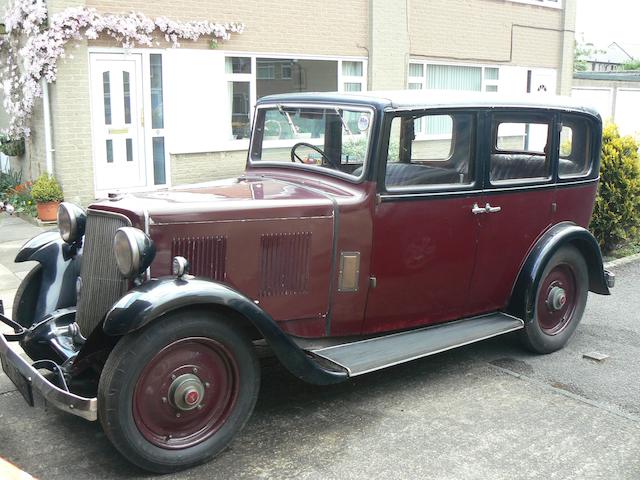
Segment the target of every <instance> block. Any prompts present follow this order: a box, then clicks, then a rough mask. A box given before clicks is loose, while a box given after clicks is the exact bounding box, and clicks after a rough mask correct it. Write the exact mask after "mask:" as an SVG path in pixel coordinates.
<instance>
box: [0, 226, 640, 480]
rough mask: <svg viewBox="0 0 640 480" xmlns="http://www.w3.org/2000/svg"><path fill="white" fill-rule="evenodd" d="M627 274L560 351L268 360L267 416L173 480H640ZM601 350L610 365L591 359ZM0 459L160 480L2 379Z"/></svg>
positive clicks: (633, 318)
mask: <svg viewBox="0 0 640 480" xmlns="http://www.w3.org/2000/svg"><path fill="white" fill-rule="evenodd" d="M0 221H1V219H0ZM5 226H6V224H5V225H2V224H0V256H2V255H3V253H2V252H5V253H6V252H7V251H8V250H9V248H5V249H4V250H3V249H2V245H3V244H2V238H4V237H3V234H5V233H6V230H5V228H4V227H5ZM0 260H2V261H6V257H3V258H1V259H0ZM616 273H617V275H618V285H617V287H616V289H615V295H614V296H612V297H601V296H598V295H590V298H589V303H588V307H587V311H586V314H585V318H584V320H583V323H582V325H581V326H580V327H579V329H578V331H577V333H576V335H575V336H574V337H573V339H572V341H571V342H570V344H569V345H568V347H567V348H565V349H564V350H562V351H560V352H557V353H555V354H552V355H547V356H535V355H531V354H528V353H526V352H525V351H523V350H522V349H521V348H520V346H519V344H518V342H517V339H516V337H515V336H507V337H502V338H497V339H493V340H490V341H487V342H484V343H481V344H476V345H472V346H468V347H464V348H462V349H459V350H456V351H453V352H448V353H444V354H440V355H437V356H434V357H431V358H427V359H423V360H418V361H415V362H412V363H409V364H405V365H402V366H398V367H394V368H391V369H388V370H385V371H381V372H376V373H372V374H369V375H366V376H364V377H360V378H358V379H356V380H354V381H350V382H348V383H345V384H342V385H337V386H332V387H314V386H309V385H307V384H304V383H302V382H300V381H298V380H297V379H295V378H293V377H292V376H291V375H289V374H288V373H287V372H286V371H284V370H283V369H282V368H280V367H279V366H278V365H277V364H276V363H275V362H274V361H273V360H271V359H266V360H264V361H263V375H262V384H263V387H262V391H261V394H260V398H259V400H258V404H257V407H256V411H255V413H254V415H253V417H252V418H251V420H250V421H249V423H248V425H247V427H246V428H245V430H244V431H243V432H242V434H241V435H240V436H239V437H238V438H237V439H236V440H235V441H234V442H233V444H232V445H231V447H230V448H229V449H228V450H227V451H225V452H224V453H222V454H221V455H220V456H219V457H218V458H217V459H216V460H214V461H213V462H211V463H209V464H207V465H203V466H201V467H197V468H194V469H191V470H189V471H186V472H182V473H180V474H176V475H169V476H165V477H163V478H166V479H174V478H175V479H236V478H247V479H249V478H274V479H283V478H309V479H333V478H335V479H352V478H353V479H361V478H362V479H365V478H366V479H369V478H381V479H395V478H397V479H412V478H419V479H426V478H434V479H521V478H522V479H526V478H531V479H568V478H575V479H600V478H602V479H640V295H639V289H640V262H638V263H631V264H627V265H625V266H621V267H618V268H616ZM1 289H2V287H0V290H1ZM592 351H597V352H601V353H605V354H608V355H610V357H609V358H608V359H606V360H605V361H604V362H601V363H598V362H595V361H592V360H587V359H584V358H583V357H582V355H583V354H584V353H588V352H592ZM0 457H5V458H7V459H8V460H10V461H12V462H14V463H16V464H17V465H19V466H21V467H22V468H24V469H25V470H27V471H28V472H29V473H31V474H33V475H34V476H36V477H38V478H41V479H116V478H117V479H120V478H152V477H149V476H148V475H146V474H144V473H143V472H141V471H139V470H138V469H136V468H134V467H132V466H130V465H129V464H127V463H126V462H125V461H124V460H123V459H122V458H121V457H120V456H119V455H118V453H117V452H116V451H115V450H114V449H113V448H112V447H111V445H110V444H109V442H108V440H107V439H106V438H105V436H104V434H103V433H102V432H101V430H100V428H99V426H98V424H94V423H87V422H84V421H82V420H80V419H77V418H75V417H71V416H68V415H64V414H61V413H58V412H56V411H50V412H48V413H46V412H43V411H40V410H35V409H31V408H28V407H27V406H26V405H25V404H24V402H23V401H22V398H21V397H20V395H19V394H18V393H17V392H16V391H15V390H14V388H13V385H11V384H10V383H9V381H8V380H7V378H6V377H5V376H4V375H3V374H0Z"/></svg>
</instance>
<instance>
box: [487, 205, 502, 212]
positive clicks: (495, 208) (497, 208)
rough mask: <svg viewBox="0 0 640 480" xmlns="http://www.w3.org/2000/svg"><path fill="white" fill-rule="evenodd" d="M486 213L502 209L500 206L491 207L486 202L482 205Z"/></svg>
mask: <svg viewBox="0 0 640 480" xmlns="http://www.w3.org/2000/svg"><path fill="white" fill-rule="evenodd" d="M484 209H485V210H486V212H487V213H497V212H499V211H500V210H502V207H492V206H491V204H489V203H487V204H486V205H485V207H484Z"/></svg>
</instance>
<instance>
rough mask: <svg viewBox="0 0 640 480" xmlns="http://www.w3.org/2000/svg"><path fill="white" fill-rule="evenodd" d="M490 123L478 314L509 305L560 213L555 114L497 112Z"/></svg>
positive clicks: (475, 293)
mask: <svg viewBox="0 0 640 480" xmlns="http://www.w3.org/2000/svg"><path fill="white" fill-rule="evenodd" d="M485 119H486V122H487V124H486V128H485V129H484V131H485V132H486V134H485V138H487V139H488V140H489V141H485V142H481V143H484V146H483V147H482V150H483V153H481V155H483V158H484V159H485V161H484V162H483V163H484V164H485V171H484V177H485V188H484V194H483V196H482V199H481V201H480V202H479V203H478V206H479V210H478V212H479V213H478V215H477V217H478V220H479V222H480V229H479V235H478V254H477V261H476V268H475V271H474V275H473V280H472V282H471V290H470V307H471V308H472V309H473V310H474V311H476V312H478V313H481V312H489V311H495V310H500V309H502V308H504V307H505V306H506V303H507V302H508V300H509V297H510V294H511V289H512V288H513V284H514V282H515V280H516V278H517V275H518V272H519V271H520V267H521V266H522V263H523V262H524V260H525V258H526V256H527V253H528V252H529V250H530V249H531V248H532V246H533V244H534V243H535V241H536V239H537V238H539V237H540V235H541V234H542V233H543V232H544V231H546V230H547V229H548V228H549V226H550V224H551V222H552V218H553V214H554V209H555V208H556V203H555V197H556V189H555V183H554V181H553V178H554V175H555V174H556V173H555V169H556V164H557V149H558V146H557V135H554V134H553V132H554V131H555V127H554V117H553V114H552V113H545V112H540V111H519V112H517V111H494V112H492V113H491V114H486V116H485Z"/></svg>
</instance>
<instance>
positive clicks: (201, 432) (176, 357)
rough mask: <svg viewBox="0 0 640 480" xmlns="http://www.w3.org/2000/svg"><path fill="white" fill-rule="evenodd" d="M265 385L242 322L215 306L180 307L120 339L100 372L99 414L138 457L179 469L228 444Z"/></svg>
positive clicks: (114, 438)
mask: <svg viewBox="0 0 640 480" xmlns="http://www.w3.org/2000/svg"><path fill="white" fill-rule="evenodd" d="M259 386H260V374H259V365H258V360H257V357H256V355H255V353H254V351H253V347H252V345H251V342H250V341H249V340H248V339H247V338H246V337H245V336H244V335H243V334H242V333H241V332H240V331H239V330H238V329H234V328H232V326H231V324H230V323H229V322H227V321H226V320H225V319H224V318H223V317H220V316H217V315H214V314H212V313H208V312H204V311H199V310H187V311H182V312H176V313H171V314H168V315H167V316H166V317H164V318H161V319H158V320H156V321H155V322H154V323H153V324H151V325H149V326H147V327H146V328H144V329H142V330H140V331H137V332H134V333H132V334H130V335H127V336H125V337H124V338H122V339H121V340H120V341H119V342H118V344H117V345H116V347H115V348H114V350H113V351H112V352H111V354H110V355H109V358H108V360H107V362H106V364H105V367H104V370H103V372H102V375H101V377H100V384H99V387H98V416H99V418H100V422H101V423H102V427H103V429H104V431H105V433H106V434H107V436H108V437H109V439H110V440H111V442H112V443H113V444H114V445H115V447H116V448H117V449H118V450H119V451H120V453H122V454H123V455H124V456H125V457H126V458H127V459H129V460H130V461H131V462H133V463H134V464H136V465H138V466H139V467H141V468H143V469H145V470H149V471H153V472H158V473H167V472H173V471H176V470H180V469H183V468H187V467H190V466H193V465H197V464H199V463H203V462H206V461H207V460H210V459H211V458H213V457H214V456H215V455H216V454H218V453H219V452H220V451H222V450H223V449H224V448H225V447H226V446H227V445H228V444H229V442H230V441H231V439H232V438H233V437H234V436H235V434H237V433H238V432H239V431H240V430H241V429H242V427H243V426H244V424H245V423H246V421H247V420H248V418H249V416H250V415H251V412H252V411H253V408H254V406H255V402H256V399H257V396H258V390H259Z"/></svg>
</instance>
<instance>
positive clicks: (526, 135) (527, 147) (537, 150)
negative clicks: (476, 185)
mask: <svg viewBox="0 0 640 480" xmlns="http://www.w3.org/2000/svg"><path fill="white" fill-rule="evenodd" d="M543 122H544V120H543V121H537V119H536V120H531V121H527V120H526V119H523V121H518V120H516V121H511V120H508V121H502V122H501V121H499V120H498V121H495V122H494V128H493V132H494V139H493V148H492V151H491V172H490V178H491V181H492V182H500V181H512V180H519V179H529V180H530V179H538V180H545V179H548V178H549V177H550V175H551V162H549V155H548V138H549V124H548V123H543Z"/></svg>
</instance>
